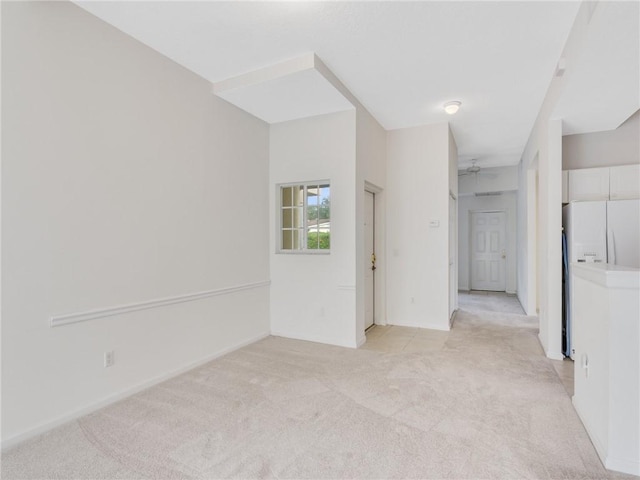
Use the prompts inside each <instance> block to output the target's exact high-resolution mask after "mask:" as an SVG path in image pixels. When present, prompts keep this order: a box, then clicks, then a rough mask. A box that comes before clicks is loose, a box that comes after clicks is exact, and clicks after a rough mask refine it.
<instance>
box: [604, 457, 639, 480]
mask: <svg viewBox="0 0 640 480" xmlns="http://www.w3.org/2000/svg"><path fill="white" fill-rule="evenodd" d="M604 466H605V468H606V469H607V470H615V471H616V472H622V473H628V474H630V475H635V476H636V477H640V462H634V461H631V460H624V459H621V458H613V457H607V460H606V461H605V462H604Z"/></svg>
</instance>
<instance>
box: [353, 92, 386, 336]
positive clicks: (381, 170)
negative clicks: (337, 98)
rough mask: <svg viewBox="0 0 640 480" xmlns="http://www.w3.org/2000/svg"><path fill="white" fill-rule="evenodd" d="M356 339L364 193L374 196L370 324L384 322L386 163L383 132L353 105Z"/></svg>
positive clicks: (360, 327) (360, 325)
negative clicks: (373, 247)
mask: <svg viewBox="0 0 640 480" xmlns="http://www.w3.org/2000/svg"><path fill="white" fill-rule="evenodd" d="M356 105H357V110H356V123H357V125H356V186H355V194H356V286H357V289H356V306H357V308H356V337H357V339H358V344H359V345H360V344H362V343H364V341H365V334H364V323H365V318H364V317H365V308H364V302H365V298H364V283H365V280H364V279H365V268H369V266H370V259H369V257H368V254H367V253H366V252H365V250H364V244H365V241H364V192H365V189H369V190H372V191H373V193H375V220H374V224H375V238H374V244H375V250H376V252H375V253H376V271H375V273H374V275H375V280H374V288H375V293H374V297H375V299H374V319H373V320H374V323H375V324H376V325H385V324H386V322H387V319H386V274H387V259H386V198H387V193H386V191H385V187H386V172H387V170H386V160H387V132H386V130H384V129H383V128H382V127H381V126H380V124H379V123H378V122H377V120H376V119H375V118H373V117H372V116H371V114H370V113H369V112H367V111H366V110H365V109H364V107H362V106H361V105H360V104H359V103H356Z"/></svg>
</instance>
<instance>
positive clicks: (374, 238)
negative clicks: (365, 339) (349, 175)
mask: <svg viewBox="0 0 640 480" xmlns="http://www.w3.org/2000/svg"><path fill="white" fill-rule="evenodd" d="M369 194H370V195H371V197H372V201H373V227H372V229H371V233H372V235H373V238H372V247H373V254H374V255H375V256H376V264H377V262H378V254H377V249H376V193H375V192H372V191H370V190H369V189H367V188H366V187H365V190H364V198H365V203H366V202H367V201H368V200H367V196H368V195H369ZM365 211H366V206H365ZM364 244H365V246H366V245H367V239H366V237H365V239H364ZM365 254H366V255H368V252H365ZM364 261H365V265H368V264H369V259H368V257H367V256H365V259H364ZM376 269H377V265H376ZM371 275H372V280H373V291H372V293H371V294H372V295H373V298H371V302H372V305H371V315H372V319H371V325H369V326H368V327H367V323H366V318H365V325H364V331H365V332H366V331H367V330H368V329H370V328H371V327H373V326H374V325H376V272H375V270H373V271H372V272H371ZM365 279H366V276H365ZM364 299H365V309H364V311H365V313H366V311H367V305H366V304H367V288H366V284H365V295H364Z"/></svg>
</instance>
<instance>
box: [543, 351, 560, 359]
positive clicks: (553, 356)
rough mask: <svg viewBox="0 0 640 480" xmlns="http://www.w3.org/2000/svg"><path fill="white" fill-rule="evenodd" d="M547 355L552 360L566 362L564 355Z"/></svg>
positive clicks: (558, 353)
mask: <svg viewBox="0 0 640 480" xmlns="http://www.w3.org/2000/svg"><path fill="white" fill-rule="evenodd" d="M546 355H547V358H549V359H551V360H564V355H563V354H562V353H560V352H546Z"/></svg>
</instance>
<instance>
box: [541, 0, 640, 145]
mask: <svg viewBox="0 0 640 480" xmlns="http://www.w3.org/2000/svg"><path fill="white" fill-rule="evenodd" d="M639 25H640V2H637V1H634V2H625V3H619V2H616V3H613V2H599V3H598V4H597V6H596V8H595V10H594V12H593V14H592V17H591V21H590V23H589V31H588V34H587V37H586V39H585V48H584V50H583V51H584V53H583V55H582V56H581V57H580V58H579V59H577V61H576V64H575V65H573V66H572V68H571V70H570V71H569V70H568V71H567V73H566V75H567V78H566V79H565V81H566V85H565V87H564V91H563V94H562V96H561V97H560V99H559V101H558V103H557V104H556V107H555V110H554V113H553V115H554V116H555V117H557V118H562V130H563V133H564V134H565V135H571V134H574V133H587V132H600V131H605V130H613V129H615V128H618V127H619V126H620V125H621V124H622V123H623V122H624V121H625V120H627V119H628V118H629V117H630V116H631V115H633V114H634V113H635V112H636V111H637V110H638V108H640V28H639Z"/></svg>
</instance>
